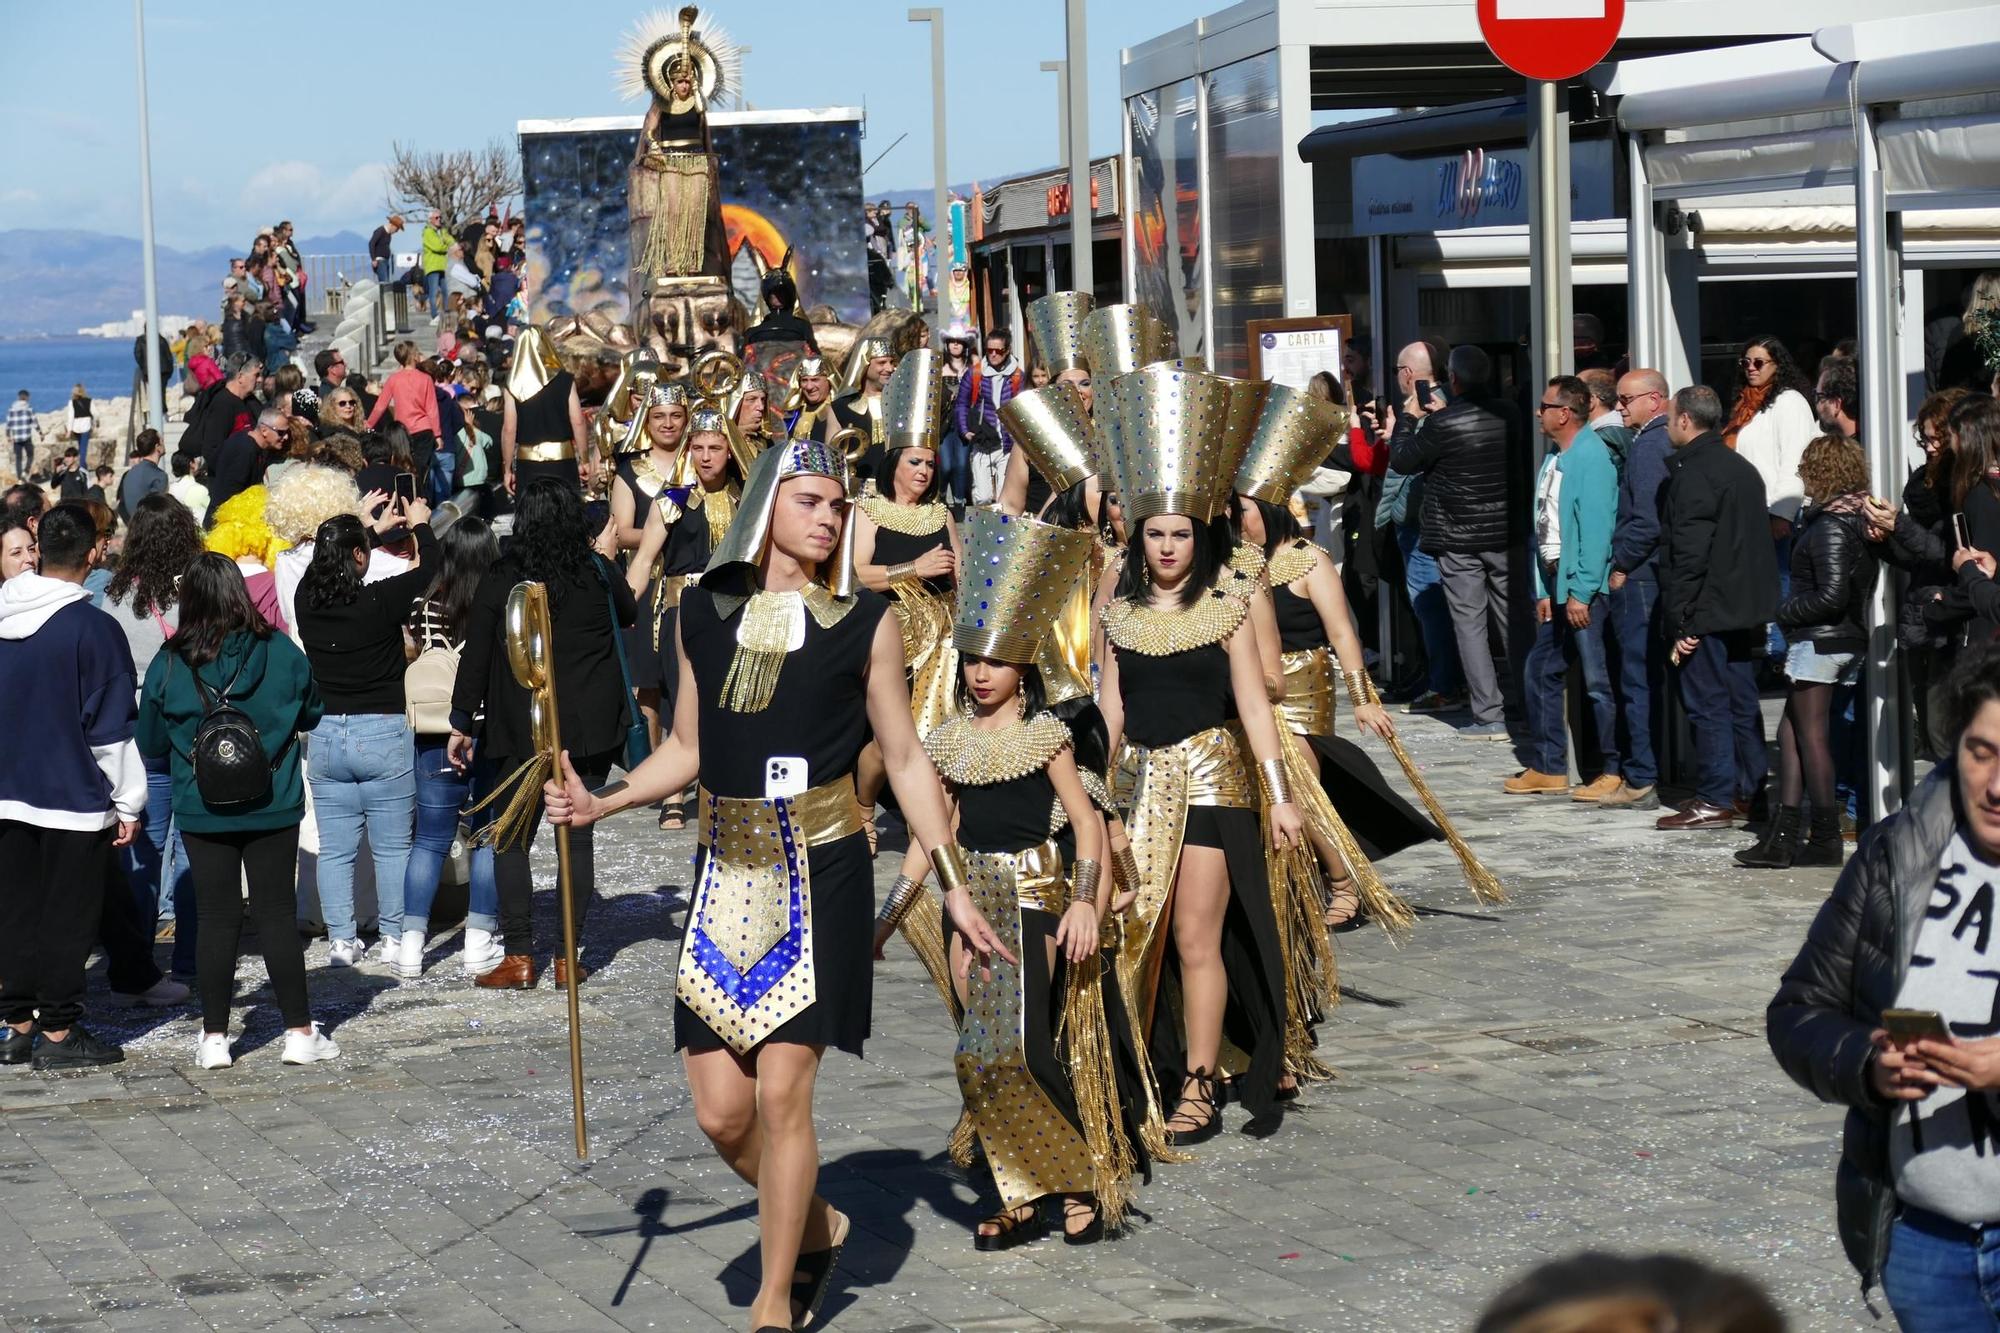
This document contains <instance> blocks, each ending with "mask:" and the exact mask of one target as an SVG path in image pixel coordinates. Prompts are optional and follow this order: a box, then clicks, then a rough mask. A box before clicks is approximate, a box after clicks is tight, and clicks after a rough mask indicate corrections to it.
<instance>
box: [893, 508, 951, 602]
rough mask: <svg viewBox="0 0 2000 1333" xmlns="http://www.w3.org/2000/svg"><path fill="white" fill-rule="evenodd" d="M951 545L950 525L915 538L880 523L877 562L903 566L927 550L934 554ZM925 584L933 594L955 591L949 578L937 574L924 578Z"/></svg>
mask: <svg viewBox="0 0 2000 1333" xmlns="http://www.w3.org/2000/svg"><path fill="white" fill-rule="evenodd" d="M950 545H951V527H950V525H949V524H943V523H941V524H939V525H938V530H937V531H936V532H927V533H924V534H923V535H922V536H914V537H913V536H911V535H910V534H908V533H904V532H897V531H895V530H894V529H893V528H885V527H883V526H881V525H880V524H877V525H876V527H875V563H876V564H878V565H900V564H904V563H907V562H908V561H911V560H915V559H916V558H917V557H918V556H920V555H922V554H923V553H924V552H925V551H934V550H936V549H937V548H938V547H940V546H944V547H949V546H950ZM923 585H924V586H925V587H926V588H928V589H930V590H931V591H932V592H936V593H948V592H950V591H951V589H952V579H951V577H950V576H949V575H934V576H932V577H930V578H926V579H924V580H923ZM889 595H890V596H891V597H893V596H895V594H894V593H891V594H889Z"/></svg>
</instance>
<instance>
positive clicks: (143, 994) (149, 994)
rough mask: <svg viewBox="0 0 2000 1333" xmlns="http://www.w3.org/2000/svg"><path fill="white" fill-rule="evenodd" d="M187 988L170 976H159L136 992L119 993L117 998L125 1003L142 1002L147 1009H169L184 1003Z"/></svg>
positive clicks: (185, 1001)
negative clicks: (143, 988)
mask: <svg viewBox="0 0 2000 1333" xmlns="http://www.w3.org/2000/svg"><path fill="white" fill-rule="evenodd" d="M188 994H189V992H188V988H187V986H186V984H185V983H183V982H179V981H175V980H174V979H173V978H172V977H161V978H160V979H159V980H158V981H156V982H154V983H153V984H152V985H150V986H148V987H147V988H146V989H145V990H142V991H140V992H138V993H137V994H126V993H124V992H120V993H119V996H118V998H119V1000H121V1001H122V1002H124V1003H125V1004H142V1005H144V1006H146V1007H147V1008H148V1009H171V1008H173V1007H174V1006H175V1005H177V1004H186V1003H187V998H188Z"/></svg>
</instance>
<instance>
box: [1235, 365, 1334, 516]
mask: <svg viewBox="0 0 2000 1333" xmlns="http://www.w3.org/2000/svg"><path fill="white" fill-rule="evenodd" d="M1346 428H1347V412H1346V410H1345V409H1344V408H1342V407H1340V406H1339V405H1338V404H1336V403H1330V402H1328V401H1326V400H1325V399H1324V398H1317V397H1315V396H1313V395H1312V394H1310V393H1307V392H1306V391H1305V390H1303V389H1293V388H1288V387H1286V386H1285V385H1283V384H1273V385H1270V386H1269V393H1268V394H1267V396H1266V397H1265V399H1264V404H1263V410H1262V411H1261V412H1260V413H1259V414H1258V417H1257V422H1256V425H1255V427H1254V429H1253V430H1252V431H1251V434H1250V449H1249V452H1248V453H1246V454H1245V455H1244V456H1243V462H1242V464H1241V465H1240V466H1238V468H1237V469H1236V489H1237V490H1238V491H1239V492H1241V493H1242V494H1244V495H1251V496H1255V497H1256V498H1257V499H1259V500H1269V501H1270V502H1271V503H1272V504H1280V505H1281V504H1284V503H1285V502H1286V501H1288V500H1290V499H1291V496H1292V492H1293V491H1295V490H1297V489H1298V488H1299V487H1300V486H1302V485H1304V484H1305V482H1306V480H1307V478H1309V477H1311V476H1312V474H1313V469H1314V468H1316V467H1318V466H1319V464H1320V462H1321V461H1322V460H1324V459H1325V458H1326V456H1327V454H1328V453H1329V452H1331V451H1332V449H1333V446H1334V444H1335V443H1336V442H1337V441H1338V440H1339V438H1340V433H1341V432H1342V431H1343V430H1345V429H1346Z"/></svg>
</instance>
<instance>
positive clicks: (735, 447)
mask: <svg viewBox="0 0 2000 1333" xmlns="http://www.w3.org/2000/svg"><path fill="white" fill-rule="evenodd" d="M697 435H720V436H721V437H722V438H723V439H725V440H727V441H729V456H730V457H731V458H733V459H735V460H736V470H737V471H739V472H741V473H742V474H743V475H744V476H746V477H747V476H749V475H750V465H751V464H752V463H755V462H756V461H757V457H758V454H757V450H755V449H753V448H751V447H750V442H749V441H748V440H746V439H744V438H743V431H742V428H741V427H739V426H738V425H737V424H736V422H735V420H734V419H733V418H732V417H731V416H730V415H729V413H727V412H724V411H723V410H722V409H721V408H719V407H717V406H715V405H714V404H713V403H703V404H702V405H701V406H700V407H697V408H696V409H695V410H694V415H693V416H691V417H689V418H688V428H687V439H689V440H693V439H694V437H695V436H697ZM681 456H682V457H683V458H685V457H687V456H688V451H687V450H686V449H683V450H681ZM693 469H694V464H693V463H692V461H690V462H689V464H688V470H689V473H690V475H692V473H693Z"/></svg>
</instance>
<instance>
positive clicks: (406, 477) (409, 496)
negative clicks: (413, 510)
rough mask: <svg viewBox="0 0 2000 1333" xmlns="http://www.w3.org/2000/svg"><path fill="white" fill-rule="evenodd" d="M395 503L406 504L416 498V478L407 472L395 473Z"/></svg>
mask: <svg viewBox="0 0 2000 1333" xmlns="http://www.w3.org/2000/svg"><path fill="white" fill-rule="evenodd" d="M395 494H396V501H395V502H396V504H397V505H398V506H399V507H400V506H407V505H409V504H410V503H411V502H412V501H414V500H415V499H416V498H417V479H416V478H415V477H414V476H412V475H411V474H410V473H408V472H398V473H397V474H396V488H395Z"/></svg>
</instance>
